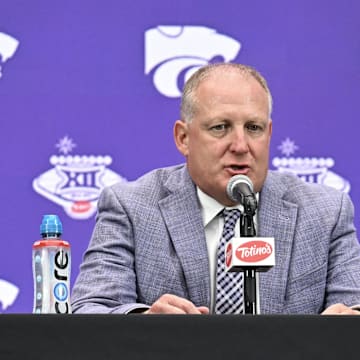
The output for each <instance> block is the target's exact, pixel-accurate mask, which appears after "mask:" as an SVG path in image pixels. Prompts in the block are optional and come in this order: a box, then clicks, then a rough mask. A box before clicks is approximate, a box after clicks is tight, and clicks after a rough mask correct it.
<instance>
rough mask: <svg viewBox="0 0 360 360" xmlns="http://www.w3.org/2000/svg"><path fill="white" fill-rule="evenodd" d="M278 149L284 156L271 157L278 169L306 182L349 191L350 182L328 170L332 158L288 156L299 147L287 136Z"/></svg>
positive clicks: (331, 163)
mask: <svg viewBox="0 0 360 360" xmlns="http://www.w3.org/2000/svg"><path fill="white" fill-rule="evenodd" d="M278 149H279V150H281V152H282V153H283V154H284V155H285V156H286V157H283V158H278V157H275V158H274V159H273V161H272V164H273V165H274V166H275V167H276V168H277V169H278V171H280V172H288V173H292V174H295V175H297V176H299V177H300V178H301V179H303V180H304V181H306V182H310V183H318V184H324V185H328V186H331V187H333V188H335V189H338V190H340V191H343V192H345V193H348V192H349V191H350V183H349V182H348V181H347V180H345V179H344V178H343V177H341V176H340V175H337V174H335V173H334V172H332V171H330V170H329V168H332V167H333V166H334V164H335V161H334V159H332V158H315V157H312V158H308V157H306V158H300V157H297V158H295V157H290V155H292V154H294V153H295V151H296V150H298V149H299V147H298V146H297V145H295V142H294V141H292V140H290V139H289V138H286V139H285V140H284V141H283V142H282V144H281V145H280V146H279V147H278Z"/></svg>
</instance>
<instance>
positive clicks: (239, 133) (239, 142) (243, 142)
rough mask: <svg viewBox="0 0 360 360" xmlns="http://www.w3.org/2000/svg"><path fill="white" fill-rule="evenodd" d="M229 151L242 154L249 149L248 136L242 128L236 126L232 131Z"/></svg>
mask: <svg viewBox="0 0 360 360" xmlns="http://www.w3.org/2000/svg"><path fill="white" fill-rule="evenodd" d="M230 141H231V143H230V147H229V149H230V151H231V152H233V153H237V154H244V153H247V152H248V151H249V144H248V138H247V136H246V133H245V131H244V129H243V128H236V129H234V130H233V131H232V134H231V139H230Z"/></svg>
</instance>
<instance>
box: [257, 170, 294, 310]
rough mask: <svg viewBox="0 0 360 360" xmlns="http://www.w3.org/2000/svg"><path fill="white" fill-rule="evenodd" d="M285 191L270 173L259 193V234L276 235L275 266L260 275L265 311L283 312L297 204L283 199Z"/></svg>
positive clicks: (262, 304) (262, 301)
mask: <svg viewBox="0 0 360 360" xmlns="http://www.w3.org/2000/svg"><path fill="white" fill-rule="evenodd" d="M286 190H287V189H286V188H285V187H282V185H279V184H277V183H276V182H275V181H274V179H273V174H271V172H270V173H269V174H268V177H267V180H266V182H265V184H264V187H263V190H262V191H261V194H260V208H259V236H264V237H274V238H275V266H274V267H273V268H272V269H271V270H269V271H268V272H265V273H261V274H260V285H259V286H260V309H261V312H262V313H281V311H282V308H283V306H284V301H285V294H286V286H287V279H288V274H289V266H290V259H291V250H292V244H293V238H294V232H295V224H296V218H297V205H295V204H293V203H291V202H289V201H286V200H284V199H283V196H284V194H285V192H286Z"/></svg>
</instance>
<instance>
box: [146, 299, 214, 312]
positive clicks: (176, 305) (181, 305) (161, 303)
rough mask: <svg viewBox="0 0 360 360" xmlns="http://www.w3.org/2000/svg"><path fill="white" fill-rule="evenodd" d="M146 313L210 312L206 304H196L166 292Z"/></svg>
mask: <svg viewBox="0 0 360 360" xmlns="http://www.w3.org/2000/svg"><path fill="white" fill-rule="evenodd" d="M144 314H198V315H200V314H209V309H208V308H207V307H206V306H195V305H194V304H193V303H192V302H191V301H189V300H186V299H184V298H181V297H179V296H176V295H171V294H165V295H162V296H161V297H160V298H159V299H158V300H156V301H155V302H154V303H153V304H152V305H151V307H150V309H148V310H147V311H145V312H144Z"/></svg>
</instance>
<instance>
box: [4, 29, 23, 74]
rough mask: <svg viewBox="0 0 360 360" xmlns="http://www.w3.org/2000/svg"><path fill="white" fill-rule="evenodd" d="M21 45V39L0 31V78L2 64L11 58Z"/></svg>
mask: <svg viewBox="0 0 360 360" xmlns="http://www.w3.org/2000/svg"><path fill="white" fill-rule="evenodd" d="M18 46H19V41H18V40H16V39H15V38H13V37H11V36H10V35H7V34H5V33H2V32H0V78H1V76H2V72H1V69H2V67H1V64H2V63H5V62H6V61H7V60H9V59H10V58H11V57H12V56H13V55H14V54H15V51H16V49H17V47H18Z"/></svg>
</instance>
